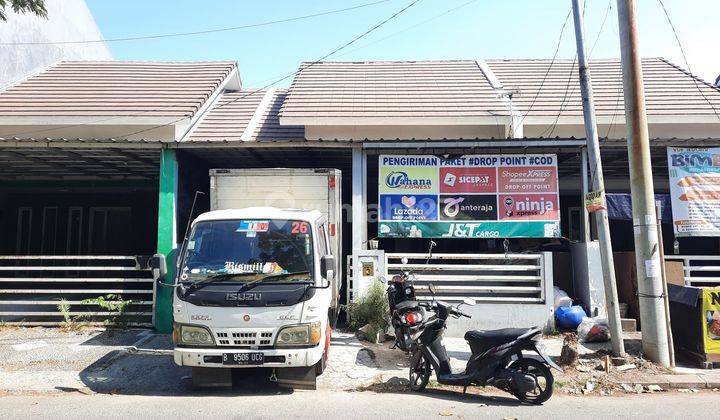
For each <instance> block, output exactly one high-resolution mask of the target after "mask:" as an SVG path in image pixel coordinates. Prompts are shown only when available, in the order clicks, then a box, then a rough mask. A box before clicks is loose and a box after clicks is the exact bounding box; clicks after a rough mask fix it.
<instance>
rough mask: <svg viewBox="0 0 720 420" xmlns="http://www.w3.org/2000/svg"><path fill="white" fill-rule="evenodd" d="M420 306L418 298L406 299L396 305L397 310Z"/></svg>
mask: <svg viewBox="0 0 720 420" xmlns="http://www.w3.org/2000/svg"><path fill="white" fill-rule="evenodd" d="M418 306H419V304H418V302H417V301H416V300H404V301H402V302H400V303H398V304H397V305H395V310H396V311H405V310H407V309H412V308H417V307H418Z"/></svg>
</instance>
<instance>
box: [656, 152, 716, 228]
mask: <svg viewBox="0 0 720 420" xmlns="http://www.w3.org/2000/svg"><path fill="white" fill-rule="evenodd" d="M667 154H668V173H669V177H670V199H671V202H672V215H673V229H674V231H675V236H720V148H685V147H668V149H667Z"/></svg>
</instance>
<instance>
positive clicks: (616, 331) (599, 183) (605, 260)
mask: <svg viewBox="0 0 720 420" xmlns="http://www.w3.org/2000/svg"><path fill="white" fill-rule="evenodd" d="M572 6H573V19H574V21H575V44H576V45H577V56H578V69H579V71H580V93H581V94H582V104H583V116H584V118H585V137H586V138H587V143H588V144H587V151H588V160H589V161H590V162H589V163H590V181H591V184H592V189H593V191H596V192H601V193H602V198H603V201H604V198H605V181H604V179H603V170H602V162H601V159H600V142H599V140H598V133H597V124H596V123H595V104H594V101H593V91H592V82H591V80H590V72H589V70H588V60H587V57H586V56H585V38H584V35H583V17H582V9H581V7H580V2H579V0H572ZM583 170H585V167H584V166H583ZM595 223H596V226H597V232H598V241H599V245H600V259H601V262H602V267H603V283H604V286H605V302H606V305H607V318H608V326H609V327H610V340H611V344H612V352H613V354H614V355H615V356H623V355H624V354H625V343H624V342H623V336H622V326H621V324H620V308H619V305H618V294H617V285H616V284H615V263H614V261H613V253H612V243H611V242H610V224H609V222H608V216H607V209H605V208H602V209H600V210H597V211H596V212H595Z"/></svg>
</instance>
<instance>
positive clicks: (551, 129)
mask: <svg viewBox="0 0 720 420" xmlns="http://www.w3.org/2000/svg"><path fill="white" fill-rule="evenodd" d="M611 9H612V0H608V4H607V7H606V8H605V15H604V16H603V20H602V23H601V24H600V29H598V32H597V35H595V42H593V46H592V48H590V52H589V53H588V58H590V57H591V56H592V53H593V50H595V46H597V43H598V41H599V40H600V35H602V33H603V29H605V22H606V21H607V17H608V15H609V14H610V10H611ZM585 10H586V8H585V1H583V17H584V16H585ZM576 62H577V54H575V57H574V58H573V63H572V66H570V74H569V75H568V80H567V84H566V85H565V94H564V95H563V99H562V102H560V110H559V111H558V114H557V116H555V120H554V121H553V123H552V124H551V125H550V126H549V127H548V128H546V129H545V130H543V132H542V133H540V137H543V136H544V135H545V133H546V132H547V136H548V137H550V136H552V134H553V132H554V131H555V128H556V127H557V124H558V122H559V121H560V117H561V116H562V113H563V111H564V110H565V101H567V99H568V93H569V96H572V95H574V94H575V89H576V88H577V87H578V85H577V84H575V85H573V87H572V90H570V84H571V82H572V79H573V75H574V74H575V63H576ZM548 130H549V131H548Z"/></svg>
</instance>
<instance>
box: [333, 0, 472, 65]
mask: <svg viewBox="0 0 720 420" xmlns="http://www.w3.org/2000/svg"><path fill="white" fill-rule="evenodd" d="M477 1H478V0H470V1H467V2H465V3H462V4H461V5H459V6H455V7H453V8H450V9H447V10H445V11H444V12H442V13H440V14H438V15H435V16H432V17H430V18H428V19H425V20H423V21H420V22H418V23H416V24H414V25H411V26H408V27H406V28H404V29H400V30H399V31H397V32H393V33H391V34H389V35H387V36H384V37H382V38H380V39H377V40H375V41H372V42H368V43H367V44H363V45H360V46H359V47H356V48H353V49H352V50H350V51H345V52H344V53H342V54H340V57H343V56H346V55H348V54H352V53H354V52H355V51H358V50H362V49H364V48H367V47H369V46H371V45H375V44H377V43H379V42H382V41H385V40H387V39H388V38H392V37H394V36H397V35H400V34H402V33H404V32H407V31H409V30H411V29H415V28H417V27H418V26H421V25H424V24H426V23H428V22H432V21H433V20H436V19H439V18H441V17H443V16H445V15H447V14H449V13H452V12H454V11H456V10H458V9H462V8H463V7H465V6H468V5H470V4H472V3H475V2H477Z"/></svg>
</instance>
